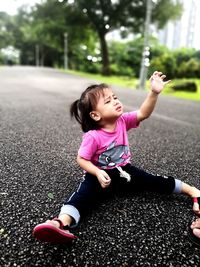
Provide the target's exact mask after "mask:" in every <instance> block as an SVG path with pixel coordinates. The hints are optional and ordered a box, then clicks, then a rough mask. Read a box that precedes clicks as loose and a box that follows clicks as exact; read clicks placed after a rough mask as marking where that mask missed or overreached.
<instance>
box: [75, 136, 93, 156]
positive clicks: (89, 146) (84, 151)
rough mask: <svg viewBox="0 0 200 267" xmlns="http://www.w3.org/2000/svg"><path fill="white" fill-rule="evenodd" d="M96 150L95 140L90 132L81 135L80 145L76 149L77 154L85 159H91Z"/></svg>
mask: <svg viewBox="0 0 200 267" xmlns="http://www.w3.org/2000/svg"><path fill="white" fill-rule="evenodd" d="M96 150H97V142H96V140H95V138H94V136H92V135H91V134H90V133H85V134H84V135H83V140H82V143H81V146H80V148H79V150H78V155H79V156H80V157H82V158H84V159H86V160H91V158H92V156H93V155H94V154H95V152H96Z"/></svg>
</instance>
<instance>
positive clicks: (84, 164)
mask: <svg viewBox="0 0 200 267" xmlns="http://www.w3.org/2000/svg"><path fill="white" fill-rule="evenodd" d="M77 162H78V164H79V165H80V167H81V168H82V169H84V170H85V171H86V172H89V173H90V174H92V175H94V176H96V177H97V179H98V181H99V183H100V185H101V187H103V188H106V187H108V186H109V185H110V182H111V179H110V177H109V175H108V174H107V173H106V172H105V171H104V170H100V169H99V168H97V167H96V166H95V165H94V164H93V163H92V162H91V161H89V160H86V159H84V158H82V157H80V156H79V155H78V156H77Z"/></svg>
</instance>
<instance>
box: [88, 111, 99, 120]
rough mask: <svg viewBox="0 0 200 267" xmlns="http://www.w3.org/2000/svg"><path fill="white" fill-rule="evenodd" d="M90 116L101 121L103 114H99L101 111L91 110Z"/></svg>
mask: <svg viewBox="0 0 200 267" xmlns="http://www.w3.org/2000/svg"><path fill="white" fill-rule="evenodd" d="M90 117H91V118H92V119H93V120H94V121H100V119H101V116H100V114H99V112H97V111H91V112H90Z"/></svg>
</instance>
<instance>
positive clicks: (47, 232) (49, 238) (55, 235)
mask: <svg viewBox="0 0 200 267" xmlns="http://www.w3.org/2000/svg"><path fill="white" fill-rule="evenodd" d="M53 221H57V222H59V223H60V228H57V227H56V226H54V225H52V224H51V223H48V222H46V223H41V224H38V225H37V226H36V227H35V228H34V229H33V236H34V237H35V238H36V239H38V240H39V241H42V242H48V243H54V244H61V243H71V242H72V241H73V240H74V239H75V238H77V237H76V236H75V235H73V234H72V233H70V232H69V230H64V228H65V229H66V228H68V227H66V226H64V225H63V223H62V222H61V220H59V219H58V218H54V219H53Z"/></svg>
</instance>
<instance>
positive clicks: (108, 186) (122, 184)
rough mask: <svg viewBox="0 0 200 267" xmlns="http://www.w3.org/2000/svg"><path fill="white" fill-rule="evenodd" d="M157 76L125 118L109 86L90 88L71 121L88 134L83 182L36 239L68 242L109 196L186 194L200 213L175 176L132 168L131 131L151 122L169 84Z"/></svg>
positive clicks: (198, 194) (82, 154)
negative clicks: (129, 141)
mask: <svg viewBox="0 0 200 267" xmlns="http://www.w3.org/2000/svg"><path fill="white" fill-rule="evenodd" d="M165 77H166V76H165V75H163V74H162V73H161V72H158V71H155V72H154V73H153V75H152V76H151V78H150V87H151V90H150V92H149V94H148V96H147V98H146V99H145V101H144V102H143V104H142V105H141V107H140V108H139V110H137V111H132V112H127V113H123V105H122V103H121V102H120V100H119V99H118V98H117V96H116V95H115V94H114V92H113V91H112V90H111V88H110V87H109V86H107V85H106V84H99V85H92V86H90V87H88V88H87V89H86V90H85V91H84V92H83V93H82V95H81V97H80V99H78V100H76V101H75V102H74V103H72V105H71V109H70V112H71V116H74V117H75V118H76V120H77V121H78V122H79V123H80V125H81V127H82V130H83V132H84V135H83V140H82V144H81V146H80V148H79V151H78V156H77V162H78V164H79V165H80V167H81V168H82V169H83V170H84V171H85V175H84V180H83V182H82V183H81V184H80V186H79V187H78V189H77V191H76V192H74V193H73V194H72V195H71V197H70V198H69V199H67V200H66V201H65V203H64V205H63V206H62V208H61V211H60V214H59V216H58V218H54V219H53V220H47V221H46V222H45V223H42V224H39V225H37V226H36V227H35V228H34V230H33V235H34V237H35V238H37V239H38V240H40V241H44V242H52V243H65V242H69V241H72V240H73V239H74V238H76V237H75V236H74V235H73V234H72V233H70V232H69V228H72V227H74V226H76V225H77V224H78V223H79V220H80V218H81V217H82V216H83V215H84V214H85V213H87V212H88V211H89V210H91V209H92V208H93V207H94V205H95V204H97V203H99V202H101V201H103V200H104V199H105V198H106V197H108V196H112V195H114V194H119V193H123V192H129V193H130V192H136V191H141V190H146V191H153V192H158V193H162V194H171V193H184V194H187V195H189V196H190V197H192V198H193V202H194V205H193V211H194V212H195V213H197V214H198V215H199V214H200V212H199V200H200V191H199V190H198V189H197V188H195V187H192V186H190V185H188V184H186V183H183V182H181V181H180V180H178V179H174V178H173V177H171V176H169V177H166V176H164V177H162V176H157V175H152V174H149V173H147V172H145V171H144V170H141V169H138V168H136V167H134V166H133V165H131V164H130V158H131V155H130V149H129V144H128V138H127V131H128V130H130V129H131V128H136V127H138V126H139V124H140V122H141V121H143V120H144V119H146V118H148V117H149V116H150V115H151V113H152V111H153V110H154V107H155V105H156V101H157V98H158V95H159V93H160V92H161V91H162V90H163V88H164V86H165V85H166V84H167V83H168V82H169V81H166V82H165V81H164V79H165Z"/></svg>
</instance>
